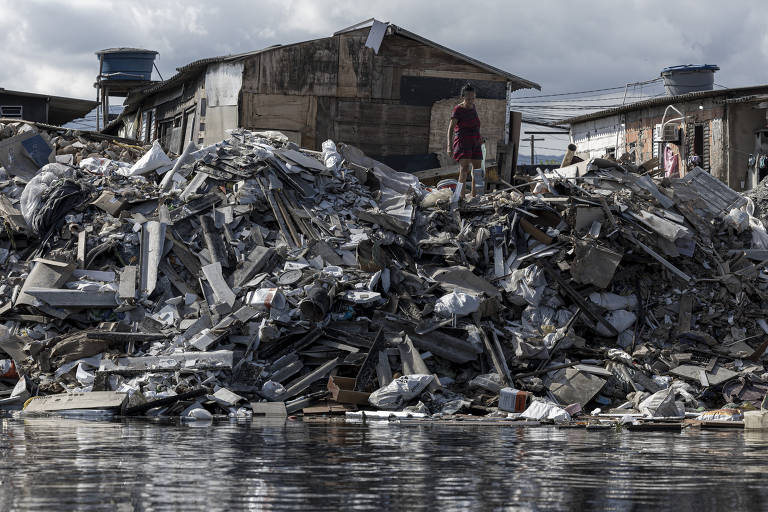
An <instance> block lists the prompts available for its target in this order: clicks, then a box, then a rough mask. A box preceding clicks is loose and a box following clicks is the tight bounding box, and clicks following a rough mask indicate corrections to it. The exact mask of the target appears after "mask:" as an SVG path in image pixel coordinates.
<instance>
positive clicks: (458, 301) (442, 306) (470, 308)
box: [435, 291, 480, 318]
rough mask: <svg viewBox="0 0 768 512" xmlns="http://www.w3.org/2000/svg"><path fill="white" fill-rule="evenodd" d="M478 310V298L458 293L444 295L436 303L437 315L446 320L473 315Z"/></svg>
mask: <svg viewBox="0 0 768 512" xmlns="http://www.w3.org/2000/svg"><path fill="white" fill-rule="evenodd" d="M478 309H480V299H479V298H478V297H477V296H475V295H470V294H468V293H464V292H457V291H453V292H451V293H449V294H447V295H443V296H442V297H440V298H439V299H438V300H437V303H435V314H437V315H439V316H442V317H445V318H448V317H451V316H453V315H457V316H466V315H471V314H472V313H474V312H475V311H477V310H478Z"/></svg>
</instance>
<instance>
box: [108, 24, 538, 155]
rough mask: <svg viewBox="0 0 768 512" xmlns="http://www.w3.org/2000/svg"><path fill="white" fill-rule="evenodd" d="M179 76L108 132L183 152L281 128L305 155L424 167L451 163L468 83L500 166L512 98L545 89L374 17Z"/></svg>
mask: <svg viewBox="0 0 768 512" xmlns="http://www.w3.org/2000/svg"><path fill="white" fill-rule="evenodd" d="M177 71H178V72H177V74H176V75H175V76H173V77H172V78H170V79H168V80H165V81H164V82H160V83H156V84H153V85H150V86H148V87H145V88H141V89H137V90H133V91H132V92H131V93H130V94H129V95H128V97H127V99H126V107H125V110H124V112H123V114H122V115H121V116H120V117H119V118H118V119H117V120H116V121H114V122H112V123H111V124H110V125H109V126H107V128H106V129H105V130H104V131H105V132H107V133H113V134H119V135H121V136H124V137H130V138H136V139H139V140H141V141H142V142H150V141H153V140H155V139H157V140H159V141H160V142H161V143H162V145H163V147H164V148H165V149H166V150H168V151H172V152H174V153H179V152H181V150H182V148H183V146H184V143H185V141H189V140H192V141H195V142H196V143H198V144H210V143H214V142H216V141H219V140H221V139H222V138H225V137H226V131H227V130H228V129H232V128H237V127H244V128H248V129H253V130H278V131H281V132H283V133H284V134H286V135H287V136H288V137H289V138H290V139H292V140H293V141H294V142H296V143H298V144H300V145H301V146H303V147H306V148H310V149H318V150H319V149H320V145H321V144H322V143H323V141H325V140H326V139H332V140H335V141H342V142H346V143H350V144H353V145H355V146H358V147H359V148H360V149H362V150H363V151H365V152H366V153H367V154H368V155H370V156H373V157H376V158H380V159H381V160H383V161H385V162H387V163H389V164H390V165H392V166H393V167H396V168H409V169H411V170H417V169H418V168H422V169H426V168H430V167H436V166H439V165H442V164H444V163H445V159H446V158H447V156H446V154H445V145H446V132H447V129H448V122H449V117H450V112H451V109H452V108H453V106H454V105H455V104H456V102H457V99H458V95H459V90H460V88H461V86H462V85H464V84H465V83H466V82H467V81H470V82H472V84H473V85H474V86H475V88H476V89H477V97H478V101H477V109H478V112H479V115H480V118H481V122H482V124H483V127H482V134H483V135H484V136H485V137H486V138H487V139H488V145H489V148H488V149H489V155H490V158H494V157H495V155H496V148H497V144H498V143H502V144H508V141H509V138H510V137H509V126H510V124H514V123H512V122H510V114H509V110H508V108H507V100H508V98H509V95H510V93H511V92H512V91H515V90H518V89H522V88H535V89H541V87H540V86H539V85H538V84H536V83H534V82H531V81H528V80H525V79H523V78H520V77H518V76H515V75H513V74H511V73H508V72H506V71H502V70H500V69H497V68H495V67H493V66H491V65H489V64H485V63H483V62H480V61H478V60H475V59H473V58H471V57H467V56H466V55H463V54H461V53H459V52H457V51H454V50H451V49H448V48H446V47H444V46H441V45H439V44H437V43H434V42H432V41H429V40H427V39H425V38H423V37H421V36H419V35H417V34H414V33H412V32H409V31H407V30H405V29H403V28H400V27H398V26H396V25H392V24H386V23H380V22H377V21H375V20H373V21H372V20H369V21H368V22H364V23H361V24H358V25H355V26H353V27H350V28H348V29H345V30H341V31H339V32H336V33H335V34H333V35H332V36H331V37H325V38H322V39H316V40H313V41H306V42H302V43H296V44H290V45H277V46H272V47H269V48H265V49H263V50H258V51H254V52H249V53H244V54H239V55H230V56H223V57H213V58H209V59H203V60H198V61H196V62H193V63H191V64H187V65H186V66H183V67H181V68H178V70H177ZM513 132H514V130H513ZM514 135H515V134H514V133H513V141H514ZM440 159H442V160H440Z"/></svg>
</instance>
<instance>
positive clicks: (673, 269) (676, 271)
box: [623, 231, 692, 283]
mask: <svg viewBox="0 0 768 512" xmlns="http://www.w3.org/2000/svg"><path fill="white" fill-rule="evenodd" d="M623 235H624V237H625V238H626V239H627V240H629V241H630V242H632V243H633V244H635V245H637V246H638V247H640V248H641V249H642V250H643V251H645V252H646V253H647V254H648V255H649V256H650V257H652V258H653V259H655V260H656V261H658V262H659V263H661V264H662V265H664V266H665V267H666V268H667V269H669V270H670V271H671V272H672V273H673V274H675V275H676V276H677V277H679V278H680V279H682V280H683V281H685V282H687V283H688V282H690V281H692V278H691V276H689V275H688V274H686V273H685V272H683V271H682V270H680V269H679V268H677V267H676V266H674V265H673V264H671V263H670V262H669V261H667V260H666V259H664V258H663V257H662V256H661V255H660V254H659V253H657V252H656V251H654V250H653V249H651V248H650V247H648V246H647V245H645V244H644V243H643V242H641V241H640V240H638V239H637V238H635V236H634V235H633V234H632V233H629V232H626V231H625V232H623Z"/></svg>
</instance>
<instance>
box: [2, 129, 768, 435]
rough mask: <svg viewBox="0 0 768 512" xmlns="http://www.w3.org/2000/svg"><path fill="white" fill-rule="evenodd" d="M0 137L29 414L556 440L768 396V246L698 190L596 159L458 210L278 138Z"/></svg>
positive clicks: (443, 199)
mask: <svg viewBox="0 0 768 512" xmlns="http://www.w3.org/2000/svg"><path fill="white" fill-rule="evenodd" d="M19 136H22V137H26V139H24V140H28V139H32V138H35V140H36V144H35V145H34V147H32V149H30V148H29V147H28V146H30V144H26V145H24V144H23V142H24V141H23V140H22V141H19V140H18V138H19ZM0 137H4V138H5V139H4V140H0V146H3V147H5V148H9V147H10V148H13V151H16V152H17V153H18V154H19V155H21V156H23V157H24V158H25V159H26V160H25V161H24V164H23V165H21V164H19V163H18V162H19V161H20V159H15V160H13V161H9V160H8V159H5V160H3V156H2V155H0V162H2V163H3V166H4V167H5V169H4V173H5V174H4V176H5V178H4V181H2V182H1V183H0V186H2V188H1V189H0V215H2V217H3V220H4V223H3V227H2V237H1V238H2V241H0V265H2V270H3V272H2V278H0V297H2V301H3V305H2V307H0V319H2V325H3V335H2V339H1V340H0V348H2V349H3V350H4V351H5V352H6V353H7V354H8V356H7V360H6V361H5V366H4V368H5V369H6V370H7V371H6V375H5V378H6V382H7V383H8V391H7V392H6V396H8V395H10V397H9V398H6V399H4V400H3V402H5V403H6V404H14V403H15V404H20V403H24V402H25V401H27V399H28V398H30V397H42V398H35V399H34V400H29V401H28V402H27V405H26V408H25V411H26V412H50V411H56V410H63V409H95V410H103V409H114V408H121V409H122V413H123V414H128V415H131V414H150V415H159V414H163V415H180V416H182V417H188V418H197V419H200V418H209V417H211V415H213V414H222V413H223V414H231V415H248V414H251V411H253V412H254V413H255V414H286V413H293V412H298V411H304V412H305V414H308V413H311V412H318V411H325V412H334V411H337V410H341V411H347V412H348V413H349V414H351V415H352V416H354V415H355V414H357V413H355V412H354V411H355V410H357V409H363V410H368V411H369V413H368V414H369V415H371V414H373V415H375V413H373V412H370V411H371V410H381V411H385V412H383V413H381V414H383V415H385V416H389V415H391V414H395V415H398V414H400V415H402V414H408V415H411V416H427V415H432V416H435V415H438V416H445V415H453V414H459V413H467V414H474V415H489V414H490V415H496V416H499V415H504V416H506V415H507V413H508V412H512V413H520V412H522V417H523V418H528V419H535V420H546V419H551V420H556V421H567V420H569V419H571V418H572V417H574V416H577V415H578V414H579V411H582V410H583V411H593V410H594V409H595V408H600V409H602V410H603V412H609V411H611V410H613V413H614V414H620V415H629V416H632V415H635V416H638V417H639V416H645V417H652V418H658V417H683V416H685V415H686V414H688V415H693V414H694V413H696V414H698V413H699V412H701V411H702V410H705V409H711V408H717V407H721V406H724V405H730V406H732V407H740V408H742V409H743V408H748V407H754V406H755V405H759V402H760V400H762V398H763V396H764V395H765V392H766V390H768V373H766V371H765V367H764V363H763V354H764V352H765V351H766V348H767V347H768V342H766V341H765V340H766V339H768V338H766V333H768V324H766V322H765V320H764V316H765V313H764V310H765V308H766V293H768V283H767V282H766V278H768V274H766V273H765V272H764V269H763V267H764V265H765V263H768V235H766V232H765V229H764V227H763V224H762V222H761V221H760V220H758V219H756V218H754V217H751V216H750V215H749V214H748V213H747V212H746V211H745V209H746V208H745V205H746V203H747V201H746V199H745V198H744V197H742V196H741V195H739V194H737V193H736V192H734V191H732V190H731V189H729V188H728V187H727V186H725V185H724V184H722V183H721V182H719V181H718V180H716V179H714V178H712V177H711V176H710V175H708V174H707V173H706V172H704V171H702V170H701V169H696V170H694V171H693V172H691V173H689V174H688V175H686V176H685V177H684V178H682V179H679V180H662V181H657V180H654V179H651V178H650V177H649V175H648V172H646V169H644V168H642V167H641V168H638V167H635V166H633V165H631V164H627V163H621V162H617V161H613V160H601V159H593V160H590V161H588V162H579V163H577V164H574V165H571V166H568V167H563V168H561V169H558V170H555V171H553V172H550V173H540V174H539V176H538V178H537V179H536V180H535V181H536V182H535V183H533V184H531V185H530V186H525V187H524V188H518V189H506V190H498V191H495V192H490V193H487V194H485V195H483V196H480V197H478V198H476V199H474V200H472V201H469V202H466V203H461V204H459V203H458V202H457V201H456V198H457V195H456V194H452V193H451V191H450V190H425V189H424V187H422V186H421V184H419V183H418V181H417V180H416V179H415V178H414V177H413V176H411V175H409V174H405V173H398V172H396V171H393V170H392V169H389V168H388V167H386V166H385V165H383V164H381V163H379V162H376V161H374V160H371V159H369V158H367V157H366V156H365V155H363V154H362V153H361V152H360V151H359V150H357V149H356V148H353V147H350V146H345V145H343V144H342V145H340V146H339V147H336V145H335V144H334V143H333V142H331V141H327V142H326V143H324V144H323V151H322V152H314V151H309V150H306V149H301V148H299V147H297V146H296V145H295V144H293V143H291V142H289V141H288V140H287V138H285V137H284V136H283V135H281V134H278V133H274V132H262V133H254V132H250V131H247V130H238V131H235V132H233V133H232V135H231V137H230V138H228V139H227V140H225V141H222V142H220V143H218V144H215V145H213V146H210V147H206V148H202V149H197V148H196V147H193V145H192V144H190V145H188V146H187V148H186V149H185V151H184V153H183V154H182V155H181V156H179V157H178V158H175V159H172V158H170V157H169V156H168V155H166V154H165V153H164V152H163V150H162V149H161V148H160V146H159V144H157V143H155V144H154V145H153V146H152V147H147V148H141V149H140V150H139V149H138V148H137V147H134V146H131V145H129V144H124V143H111V142H107V141H100V142H98V143H97V142H94V141H88V140H87V139H85V138H84V137H83V136H82V135H78V134H72V133H69V134H67V135H58V136H54V137H51V136H49V135H48V134H46V133H44V132H39V131H38V130H36V129H34V128H33V127H30V126H29V125H24V124H19V125H17V126H14V127H12V129H11V128H9V127H5V126H4V127H2V128H1V129H0ZM8 141H11V142H10V143H9V142H8ZM75 144H77V146H76V147H74V148H73V146H75ZM69 148H72V149H69ZM70 156H71V158H69V157H70ZM29 161H31V162H32V163H30V162H29ZM30 168H34V172H31V171H30ZM534 186H535V189H536V191H537V193H536V194H533V193H532V192H528V191H525V190H530V189H533V188H534ZM16 375H18V376H20V377H16ZM15 378H18V382H14V380H15ZM7 379H12V380H11V381H8V380H7ZM11 388H12V389H11ZM64 393H67V395H64V396H63V397H62V396H61V394H64ZM73 393H85V394H84V395H76V394H73ZM45 395H55V396H53V397H45ZM275 411H277V412H275ZM398 411H400V412H398ZM523 411H524V412H523ZM724 414H730V413H724ZM729 417H737V414H736V413H734V414H732V415H731V416H729Z"/></svg>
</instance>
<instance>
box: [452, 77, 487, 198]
mask: <svg viewBox="0 0 768 512" xmlns="http://www.w3.org/2000/svg"><path fill="white" fill-rule="evenodd" d="M461 98H462V101H461V103H459V104H458V105H456V106H455V107H453V111H452V112H451V122H450V123H449V124H448V144H447V149H446V151H447V152H448V153H450V154H451V156H453V159H454V160H456V161H457V162H458V163H459V183H461V184H462V185H463V184H465V183H466V182H467V175H468V174H470V175H471V176H472V197H475V175H474V173H473V172H472V169H476V168H479V167H480V165H481V160H482V158H483V151H482V149H481V145H482V143H483V141H482V138H481V137H480V118H479V117H478V115H477V109H476V108H475V88H474V87H472V84H470V83H467V84H466V85H465V86H464V87H462V88H461ZM461 194H462V196H463V195H464V190H463V189H462V192H461Z"/></svg>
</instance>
